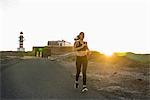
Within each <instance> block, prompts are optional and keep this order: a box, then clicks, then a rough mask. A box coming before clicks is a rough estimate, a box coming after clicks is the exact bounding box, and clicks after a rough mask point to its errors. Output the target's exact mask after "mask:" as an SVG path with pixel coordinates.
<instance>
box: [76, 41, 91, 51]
mask: <svg viewBox="0 0 150 100" xmlns="http://www.w3.org/2000/svg"><path fill="white" fill-rule="evenodd" d="M78 43H79V44H78V45H76V47H81V46H82V44H81V43H80V41H78ZM84 43H86V42H84ZM87 49H88V47H87V46H84V47H83V48H82V49H80V50H77V51H86V50H87Z"/></svg>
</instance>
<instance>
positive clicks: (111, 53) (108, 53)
mask: <svg viewBox="0 0 150 100" xmlns="http://www.w3.org/2000/svg"><path fill="white" fill-rule="evenodd" d="M104 54H105V55H106V56H109V57H110V56H112V55H113V54H114V53H113V52H111V51H107V52H104Z"/></svg>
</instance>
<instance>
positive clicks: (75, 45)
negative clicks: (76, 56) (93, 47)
mask: <svg viewBox="0 0 150 100" xmlns="http://www.w3.org/2000/svg"><path fill="white" fill-rule="evenodd" d="M77 43H78V42H75V43H74V51H78V50H80V49H82V48H84V46H86V44H82V46H81V47H77Z"/></svg>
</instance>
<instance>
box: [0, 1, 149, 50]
mask: <svg viewBox="0 0 150 100" xmlns="http://www.w3.org/2000/svg"><path fill="white" fill-rule="evenodd" d="M20 31H23V33H24V37H25V41H24V47H25V49H26V51H28V50H32V46H45V45H47V41H49V40H61V39H64V40H66V41H69V42H71V43H72V44H73V42H74V40H73V39H74V37H76V35H78V34H79V32H81V31H83V32H85V40H86V41H87V42H88V45H89V48H90V49H91V50H98V51H100V52H104V53H110V52H118V51H119V52H121V51H129V52H135V53H150V46H149V45H150V0H0V51H2V50H3V51H4V50H14V51H15V50H17V48H18V46H19V42H18V37H19V32H20Z"/></svg>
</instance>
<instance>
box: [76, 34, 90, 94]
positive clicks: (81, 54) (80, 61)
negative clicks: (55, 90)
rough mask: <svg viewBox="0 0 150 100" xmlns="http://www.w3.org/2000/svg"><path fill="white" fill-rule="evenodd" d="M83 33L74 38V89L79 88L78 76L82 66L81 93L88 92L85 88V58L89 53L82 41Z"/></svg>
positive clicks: (85, 43)
mask: <svg viewBox="0 0 150 100" xmlns="http://www.w3.org/2000/svg"><path fill="white" fill-rule="evenodd" d="M83 39H84V33H83V32H80V34H79V35H78V36H77V37H76V38H75V43H74V50H75V51H76V70H77V72H76V80H75V88H78V87H79V82H78V79H79V75H80V72H81V66H82V75H83V88H82V92H84V91H88V88H87V86H86V70H87V65H88V59H87V56H88V54H89V53H90V52H89V48H88V45H87V42H85V41H83Z"/></svg>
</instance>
